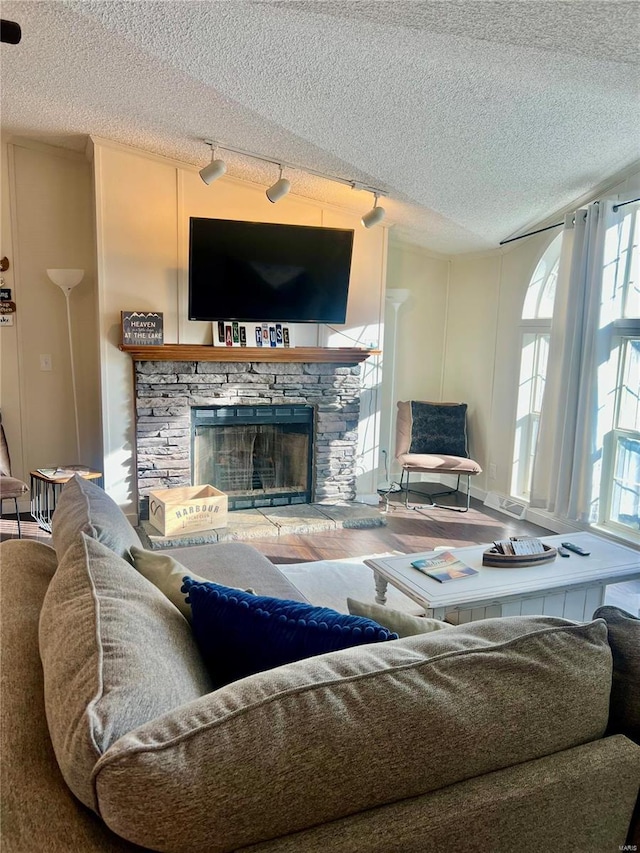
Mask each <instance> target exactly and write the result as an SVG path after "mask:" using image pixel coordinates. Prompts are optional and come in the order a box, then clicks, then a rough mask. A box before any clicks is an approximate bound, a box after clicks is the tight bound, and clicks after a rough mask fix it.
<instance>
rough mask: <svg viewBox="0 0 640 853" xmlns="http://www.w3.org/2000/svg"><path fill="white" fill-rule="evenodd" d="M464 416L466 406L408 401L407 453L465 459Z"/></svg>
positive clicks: (465, 436) (465, 434)
mask: <svg viewBox="0 0 640 853" xmlns="http://www.w3.org/2000/svg"><path fill="white" fill-rule="evenodd" d="M466 417H467V404H466V403H455V404H451V403H444V404H441V403H420V402H416V401H412V403H411V418H412V426H411V447H410V448H409V453H416V454H436V455H438V456H463V457H465V458H466V457H468V455H469V454H468V452H467V421H466Z"/></svg>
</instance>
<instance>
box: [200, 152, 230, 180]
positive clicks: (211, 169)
mask: <svg viewBox="0 0 640 853" xmlns="http://www.w3.org/2000/svg"><path fill="white" fill-rule="evenodd" d="M207 144H208V145H211V162H210V163H209V164H208V165H207V166H205V167H204V168H203V169H200V172H199V173H198V174H199V175H200V177H201V178H202V180H203V181H204V182H205V184H207V186H208V185H209V184H212V183H213V182H214V181H217V180H218V178H221V177H222V176H223V175H224V174H225V172H226V171H227V164H226V163H225V162H224V160H216V159H215V156H216V149H215V147H214V146H213V144H211V143H207Z"/></svg>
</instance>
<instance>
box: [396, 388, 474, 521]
mask: <svg viewBox="0 0 640 853" xmlns="http://www.w3.org/2000/svg"><path fill="white" fill-rule="evenodd" d="M396 458H397V460H398V462H399V463H400V465H401V466H402V475H401V478H400V488H401V489H402V491H404V502H405V506H408V505H409V491H410V489H409V478H410V475H411V472H412V471H415V472H419V473H423V474H438V475H440V474H455V475H456V476H457V478H458V480H457V485H456V488H455V489H447V490H444V491H441V492H434V493H432V494H430V495H427V496H426V497H427V498H428V500H429V502H430V504H431V505H432V506H437V507H440V508H441V509H450V510H455V511H456V512H467V511H468V509H469V501H470V484H471V477H472V476H475V475H476V474H480V473H482V468H481V467H480V465H478V463H477V462H475V461H474V460H473V459H470V458H469V451H468V449H467V404H466V403H429V402H422V401H418V400H408V401H405V402H399V403H398V415H397V420H396ZM405 475H406V485H405V483H404V480H405ZM463 475H464V476H466V478H467V500H466V506H464V507H456V506H448V505H446V504H439V503H436V501H435V500H434V498H437V497H442V496H443V495H452V494H455V493H456V492H457V491H458V490H459V489H460V477H461V476H463Z"/></svg>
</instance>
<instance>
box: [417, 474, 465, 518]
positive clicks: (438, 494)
mask: <svg viewBox="0 0 640 853" xmlns="http://www.w3.org/2000/svg"><path fill="white" fill-rule="evenodd" d="M460 476H461V475H460V474H458V482H457V485H456V488H455V489H448V490H446V491H443V492H433V494H430V495H426V497H428V498H429V500H430V501H431V505H432V506H437V507H438V509H449V510H451V512H469V507H470V505H471V474H467V505H466V506H465V507H464V508H463V507H458V506H447V505H446V504H439V503H436V502H435V501H434V500H433V498H441V497H442V496H443V495H455V494H456V492H459V491H460Z"/></svg>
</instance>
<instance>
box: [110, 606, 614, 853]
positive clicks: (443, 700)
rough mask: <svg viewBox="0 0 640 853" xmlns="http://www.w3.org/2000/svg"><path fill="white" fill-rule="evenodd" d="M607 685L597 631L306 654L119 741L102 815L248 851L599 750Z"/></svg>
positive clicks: (451, 632) (539, 630) (564, 627)
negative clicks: (538, 762)
mask: <svg viewBox="0 0 640 853" xmlns="http://www.w3.org/2000/svg"><path fill="white" fill-rule="evenodd" d="M610 690H611V652H610V650H609V645H608V643H607V631H606V626H605V624H604V623H603V622H602V621H600V620H598V621H596V622H592V623H589V624H575V623H570V622H568V621H566V620H564V619H556V618H552V617H544V616H537V617H533V616H530V617H513V618H503V619H483V620H481V621H478V622H472V623H469V624H466V625H462V626H455V627H450V628H447V630H445V631H434V632H433V633H431V634H422V635H421V636H418V637H408V638H406V639H403V640H396V641H395V642H392V643H373V644H370V645H366V646H358V647H356V648H351V649H344V650H342V651H338V652H333V653H331V654H325V655H320V656H317V657H311V658H308V659H306V660H302V661H298V662H296V663H292V664H289V665H288V666H281V667H278V668H277V669H273V670H269V671H268V672H262V673H257V674H256V675H252V676H250V677H249V678H244V679H241V680H240V681H235V682H233V683H232V684H229V685H227V686H226V687H223V688H221V689H220V690H215V691H214V692H213V693H210V694H209V695H207V696H203V697H202V698H201V699H197V700H195V701H194V702H192V703H191V704H190V705H188V706H183V707H182V708H178V709H176V710H175V711H173V712H172V713H169V714H166V715H165V716H164V717H163V718H161V719H158V720H153V721H151V722H149V723H146V724H145V725H143V726H141V727H140V728H138V729H136V730H135V731H132V732H130V733H129V734H126V735H125V736H124V737H122V738H120V740H119V741H118V742H117V743H115V744H114V745H113V746H112V747H111V749H110V750H109V751H108V752H107V753H106V754H105V755H104V756H103V757H102V758H101V759H100V761H99V762H98V764H97V766H96V771H95V784H96V790H97V795H98V801H99V804H100V814H101V815H102V817H103V819H104V820H105V821H106V823H107V824H108V825H109V826H110V827H111V828H112V829H113V830H114V831H116V832H117V833H119V834H120V835H122V836H123V837H125V838H128V839H129V840H131V841H134V842H136V843H138V844H140V845H142V846H144V847H149V848H151V849H155V850H158V849H160V850H189V851H192V853H221V851H229V850H238V849H243V848H244V847H248V846H249V845H252V844H256V845H257V844H259V842H261V841H265V840H266V839H278V838H280V837H281V836H283V835H287V834H290V833H294V832H296V831H299V830H302V829H304V828H305V827H309V826H319V825H321V824H329V822H330V821H335V820H338V819H339V818H341V817H344V816H346V815H350V814H355V813H358V812H361V811H365V810H371V809H374V808H375V807H376V806H382V805H384V804H385V803H392V802H399V801H403V800H404V801H406V800H409V799H410V798H412V797H416V796H419V795H420V794H426V793H428V792H429V791H436V790H438V789H441V788H446V787H447V786H450V785H454V784H455V783H456V782H459V781H461V780H463V779H472V778H474V777H479V776H481V775H482V774H486V773H492V772H493V771H497V770H500V769H501V768H504V767H511V766H516V765H521V764H523V763H524V762H527V761H531V760H533V759H535V758H539V757H541V756H545V755H554V754H556V753H559V752H561V751H562V750H565V749H569V748H571V747H574V746H577V745H579V744H585V743H588V742H590V741H593V740H596V739H598V738H600V737H602V735H603V733H604V731H605V728H606V725H607V717H608V712H609V693H610ZM488 781H490V780H488ZM495 785H496V786H498V787H499V786H500V779H499V778H498V777H496V780H495ZM522 796H523V798H524V799H522V798H521V800H518V802H516V801H515V799H514V802H513V805H512V807H513V808H516V807H519V805H518V803H520V802H525V801H526V792H522ZM151 804H152V807H150V806H151ZM460 808H461V809H464V808H465V803H464V801H462V802H460ZM329 831H331V826H329V829H328V832H329ZM334 831H335V827H334ZM534 840H535V839H534ZM276 846H277V842H276V841H274V842H273V844H272V845H269V848H270V849H271V847H273V849H276ZM285 846H287V845H286V843H285ZM294 846H295V839H294V840H293V841H292V843H291V845H290V847H291V849H292V850H293V849H294ZM334 846H335V845H334ZM525 846H526V845H525ZM534 846H535V845H534ZM366 847H367V844H366V842H363V843H362V844H360V845H357V844H355V845H353V846H352V847H350V848H349V849H353V850H356V849H357V850H362V849H365V848H366ZM369 847H371V845H369ZM256 849H257V848H256ZM287 849H289V847H287ZM301 849H302V848H301ZM376 849H378V848H376ZM411 849H417V848H416V847H415V845H414V846H413V847H411ZM425 849H426V848H425ZM505 849H507V848H506V847H505Z"/></svg>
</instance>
